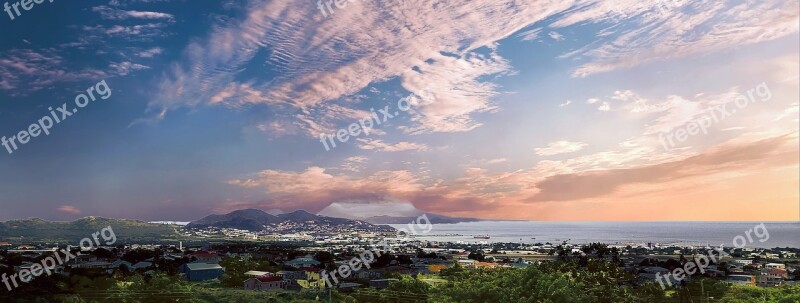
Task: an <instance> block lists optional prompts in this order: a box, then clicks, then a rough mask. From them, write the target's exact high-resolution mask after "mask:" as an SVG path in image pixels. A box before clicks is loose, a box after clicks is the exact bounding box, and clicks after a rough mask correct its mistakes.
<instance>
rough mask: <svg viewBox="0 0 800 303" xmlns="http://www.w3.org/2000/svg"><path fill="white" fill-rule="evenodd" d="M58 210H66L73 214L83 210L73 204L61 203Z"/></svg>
mask: <svg viewBox="0 0 800 303" xmlns="http://www.w3.org/2000/svg"><path fill="white" fill-rule="evenodd" d="M56 210H58V211H61V212H65V213H68V214H72V215H79V214H81V210H80V209H78V208H77V207H75V206H72V205H61V206H59V207H58V208H56Z"/></svg>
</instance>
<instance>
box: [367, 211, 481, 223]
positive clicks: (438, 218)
mask: <svg viewBox="0 0 800 303" xmlns="http://www.w3.org/2000/svg"><path fill="white" fill-rule="evenodd" d="M425 215H426V217H428V220H430V221H431V222H430V223H431V224H453V223H461V222H478V221H481V219H475V218H463V217H449V216H445V215H439V214H434V213H425ZM420 216H422V215H421V214H420ZM417 218H419V216H373V217H369V218H365V219H364V221H366V222H369V223H372V224H408V223H411V222H417ZM420 223H421V224H425V223H426V222H420Z"/></svg>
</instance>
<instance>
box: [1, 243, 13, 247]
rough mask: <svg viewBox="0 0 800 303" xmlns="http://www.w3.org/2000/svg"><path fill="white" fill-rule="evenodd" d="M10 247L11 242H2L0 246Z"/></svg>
mask: <svg viewBox="0 0 800 303" xmlns="http://www.w3.org/2000/svg"><path fill="white" fill-rule="evenodd" d="M9 247H11V243H8V242H0V248H9Z"/></svg>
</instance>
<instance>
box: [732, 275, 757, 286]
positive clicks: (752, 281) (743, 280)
mask: <svg viewBox="0 0 800 303" xmlns="http://www.w3.org/2000/svg"><path fill="white" fill-rule="evenodd" d="M725 282H728V283H732V284H736V285H750V286H755V285H756V278H755V277H753V276H749V275H730V276H728V278H727V279H726V280H725Z"/></svg>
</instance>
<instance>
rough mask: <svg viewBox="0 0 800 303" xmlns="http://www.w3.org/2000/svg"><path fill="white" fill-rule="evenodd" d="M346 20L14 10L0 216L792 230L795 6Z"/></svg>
mask: <svg viewBox="0 0 800 303" xmlns="http://www.w3.org/2000/svg"><path fill="white" fill-rule="evenodd" d="M9 4H14V2H10V3H9ZM340 4H342V5H341V7H337V6H336V3H332V4H327V2H318V1H313V0H303V1H277V0H276V1H260V0H258V1H257V0H249V1H248V0H239V1H231V0H227V1H211V0H208V1H189V0H130V1H122V0H111V1H107V0H104V1H64V0H55V1H44V2H43V3H41V4H33V5H32V7H29V9H28V10H25V9H24V8H22V7H18V10H19V12H20V14H16V13H15V11H14V8H13V6H11V8H10V10H8V11H4V12H3V13H5V14H3V15H0V27H2V36H0V136H4V137H5V140H12V139H14V140H16V141H10V142H13V144H12V143H5V144H6V145H8V147H5V146H2V147H0V206H2V208H3V210H2V211H0V220H11V219H19V218H28V217H39V218H44V219H48V220H74V219H77V218H80V217H85V216H103V217H111V218H130V219H141V220H179V221H188V220H194V219H197V218H200V217H203V216H205V215H208V214H211V213H226V212H229V211H232V210H237V209H244V208H259V209H263V210H280V211H293V210H297V209H304V210H307V211H310V212H315V213H317V212H321V213H323V214H348V213H349V214H358V216H370V215H381V214H389V215H402V214H409V213H414V212H418V211H426V212H434V213H439V214H444V215H451V216H465V217H475V218H484V219H515V220H548V221H670V220H678V221H696V220H699V221H797V220H800V196H799V195H800V193H799V192H800V163H799V162H800V152H799V151H798V146H799V145H800V143H798V128H799V126H798V125H799V124H800V122H798V117H799V116H800V113H798V108H799V107H798V102H800V84H799V83H800V79H799V78H798V76H800V1H798V0H788V1H787V0H764V1H688V0H687V1H683V0H674V1H673V0H663V1H639V0H620V1H596V0H573V1H566V0H564V1H557V0H552V1H542V0H515V1H509V0H464V1H456V0H448V1H443V0H439V1H433V0H404V1H370V0H363V1H359V0H355V1H343V2H341V3H340ZM12 18H13V19H12ZM76 102H77V103H76ZM62 104H63V105H62ZM78 104H82V105H83V106H84V107H81V106H80V105H78ZM62 106H66V107H62ZM51 108H52V109H51ZM60 109H63V111H64V112H62V110H60ZM78 109H80V110H78ZM51 112H52V113H51ZM45 118H46V119H45ZM51 118H52V119H51ZM47 120H51V122H52V120H59V121H60V122H57V123H51V124H53V125H52V126H51V127H50V126H48V127H49V128H48V129H47V130H48V133H47V134H45V133H44V132H43V130H44V129H45V128H46V127H45V126H46V125H47V124H48V122H47ZM367 121H368V122H367ZM378 122H380V123H378ZM361 124H363V127H362V125H361ZM370 124H371V126H370ZM32 125H35V127H34V126H32ZM22 133H24V134H22ZM34 135H36V136H35V137H34ZM12 137H13V138H12ZM23 141H24V142H25V143H24V144H23V143H22V142H23ZM333 144H335V146H333ZM15 147H16V148H15Z"/></svg>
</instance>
